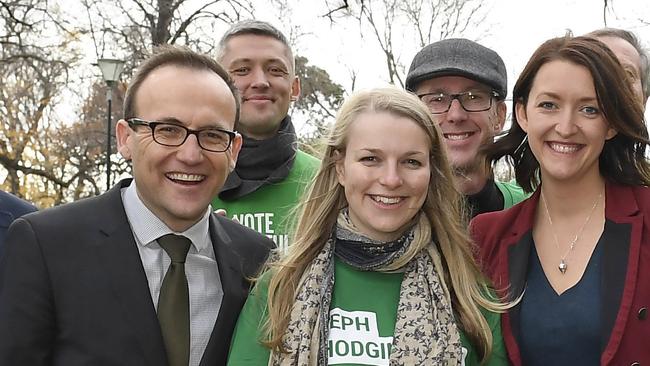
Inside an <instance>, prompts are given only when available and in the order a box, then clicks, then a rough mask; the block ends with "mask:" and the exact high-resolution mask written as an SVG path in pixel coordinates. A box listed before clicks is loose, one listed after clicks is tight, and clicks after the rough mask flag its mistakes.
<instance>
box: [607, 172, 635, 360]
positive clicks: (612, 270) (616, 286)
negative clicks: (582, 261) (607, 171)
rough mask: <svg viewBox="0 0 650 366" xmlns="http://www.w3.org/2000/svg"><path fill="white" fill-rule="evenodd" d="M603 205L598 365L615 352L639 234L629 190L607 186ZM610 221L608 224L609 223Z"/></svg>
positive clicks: (632, 289)
mask: <svg viewBox="0 0 650 366" xmlns="http://www.w3.org/2000/svg"><path fill="white" fill-rule="evenodd" d="M606 189H607V194H606V205H605V217H606V219H607V220H608V222H607V223H606V224H605V225H606V228H608V229H611V230H609V231H611V233H612V235H610V236H609V239H608V240H605V244H606V245H605V248H604V251H603V263H602V272H601V301H602V305H603V308H602V310H601V311H602V321H603V326H602V334H601V338H602V340H603V341H604V342H603V350H605V349H607V350H608V351H607V353H603V355H602V362H603V363H604V364H608V363H609V362H611V359H612V357H613V356H614V354H615V353H616V349H617V346H616V347H613V346H610V345H619V344H620V342H621V337H622V336H623V330H624V327H625V324H627V319H628V316H629V314H630V311H631V307H632V300H633V298H634V296H633V294H634V293H635V292H636V286H637V278H638V274H637V272H638V270H639V256H640V252H641V241H642V235H643V214H642V213H641V211H640V210H639V207H638V205H637V200H636V197H635V195H634V193H633V191H632V188H631V187H623V186H616V185H613V184H608V185H607V187H606ZM609 221H611V223H610V222H609Z"/></svg>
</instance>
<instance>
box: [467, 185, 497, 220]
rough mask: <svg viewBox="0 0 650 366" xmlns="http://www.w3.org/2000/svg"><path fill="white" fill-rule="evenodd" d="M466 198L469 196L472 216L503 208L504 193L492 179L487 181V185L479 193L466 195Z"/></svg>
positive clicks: (468, 203) (468, 200)
mask: <svg viewBox="0 0 650 366" xmlns="http://www.w3.org/2000/svg"><path fill="white" fill-rule="evenodd" d="M465 198H467V205H468V206H469V209H470V214H471V216H470V217H474V216H476V215H478V214H482V213H485V212H492V211H501V210H503V205H504V200H503V193H501V191H500V190H499V188H498V187H497V185H496V183H494V181H493V180H492V179H489V180H488V181H487V182H486V183H485V187H483V189H481V190H480V191H479V192H478V193H475V194H470V195H468V196H465Z"/></svg>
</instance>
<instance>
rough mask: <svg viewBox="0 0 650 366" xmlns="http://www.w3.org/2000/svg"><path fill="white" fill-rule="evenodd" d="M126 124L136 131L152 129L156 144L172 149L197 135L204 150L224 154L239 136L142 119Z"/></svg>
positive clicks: (221, 131) (227, 132) (226, 131)
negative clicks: (144, 128) (140, 127)
mask: <svg viewBox="0 0 650 366" xmlns="http://www.w3.org/2000/svg"><path fill="white" fill-rule="evenodd" d="M126 122H128V124H129V126H130V127H131V128H132V129H133V130H134V131H135V127H136V126H147V127H149V128H150V129H151V137H153V140H154V141H155V142H156V143H158V144H160V145H163V146H170V147H177V146H181V145H183V144H184V143H185V141H186V140H187V136H189V135H195V136H196V139H197V141H198V142H199V146H200V147H201V148H202V149H203V150H207V151H212V152H224V151H226V150H228V148H229V147H230V144H232V140H233V138H235V136H237V133H236V132H234V131H228V130H224V129H222V128H217V127H212V128H204V129H201V130H191V129H189V128H187V127H185V126H183V125H179V124H176V123H168V122H157V121H146V120H143V119H140V118H129V119H128V120H126Z"/></svg>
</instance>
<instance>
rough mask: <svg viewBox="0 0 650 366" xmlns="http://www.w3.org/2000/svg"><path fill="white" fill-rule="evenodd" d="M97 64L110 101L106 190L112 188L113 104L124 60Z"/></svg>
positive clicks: (105, 60)
mask: <svg viewBox="0 0 650 366" xmlns="http://www.w3.org/2000/svg"><path fill="white" fill-rule="evenodd" d="M97 66H99V69H100V70H102V77H103V78H104V81H105V82H106V85H107V86H108V90H107V91H106V101H107V102H108V122H107V127H106V190H109V189H110V188H111V104H112V102H113V85H115V82H116V81H117V80H119V78H120V74H121V73H122V69H123V68H124V61H122V60H116V59H110V58H101V59H99V60H97Z"/></svg>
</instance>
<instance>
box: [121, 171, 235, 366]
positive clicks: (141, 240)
mask: <svg viewBox="0 0 650 366" xmlns="http://www.w3.org/2000/svg"><path fill="white" fill-rule="evenodd" d="M121 193H122V202H123V203H124V210H125V211H126V216H127V218H128V220H129V224H130V225H131V230H132V231H133V236H134V238H135V242H136V244H137V247H138V251H139V252H140V259H141V260H142V266H143V267H144V272H145V273H146V275H147V282H149V291H151V300H152V301H153V304H154V306H155V307H156V311H157V308H158V296H159V295H160V286H161V285H162V281H163V278H164V277H165V273H167V268H168V267H169V264H170V263H171V260H170V259H169V256H168V255H167V253H166V252H165V250H164V249H162V248H161V247H160V245H159V244H158V242H157V239H158V238H160V237H161V236H163V235H166V234H177V235H183V236H185V237H187V238H188V239H190V240H191V241H192V246H191V247H190V250H189V252H188V253H187V259H186V260H185V276H186V277H187V284H188V289H189V294H190V363H189V365H190V366H198V364H199V363H200V362H201V357H203V352H204V351H205V348H206V346H207V345H208V341H209V340H210V335H211V334H212V329H213V328H214V323H215V322H216V320H217V314H218V313H219V308H220V307H221V301H222V299H223V288H222V286H221V279H220V277H219V270H218V268H217V261H216V257H215V254H214V248H213V247H212V240H211V239H210V231H209V218H210V213H211V212H212V208H211V207H208V208H207V209H206V211H205V215H204V216H203V218H202V219H201V220H200V221H199V222H197V223H196V224H195V225H194V226H192V227H190V228H189V229H187V230H186V231H184V232H182V233H177V232H174V231H172V230H171V229H170V228H169V227H167V225H165V223H164V222H162V221H161V220H160V219H159V218H158V217H157V216H156V215H155V214H154V213H153V212H151V211H150V210H149V209H148V208H147V207H146V206H145V205H144V203H143V202H142V200H141V199H140V197H139V196H138V193H137V188H136V185H135V180H133V181H132V182H131V185H130V186H129V187H127V188H122V192H121Z"/></svg>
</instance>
